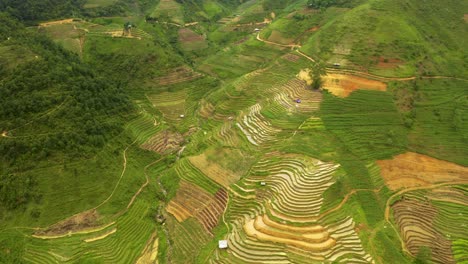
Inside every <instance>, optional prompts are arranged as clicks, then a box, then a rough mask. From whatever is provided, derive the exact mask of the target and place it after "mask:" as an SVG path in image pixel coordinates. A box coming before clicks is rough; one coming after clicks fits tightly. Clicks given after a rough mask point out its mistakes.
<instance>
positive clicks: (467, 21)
mask: <svg viewBox="0 0 468 264" xmlns="http://www.w3.org/2000/svg"><path fill="white" fill-rule="evenodd" d="M463 20H465V22H466V23H468V14H464V15H463Z"/></svg>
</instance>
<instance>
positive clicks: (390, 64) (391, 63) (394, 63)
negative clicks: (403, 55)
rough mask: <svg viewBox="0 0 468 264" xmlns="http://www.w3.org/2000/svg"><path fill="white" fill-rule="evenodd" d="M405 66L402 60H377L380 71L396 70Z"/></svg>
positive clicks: (381, 58)
mask: <svg viewBox="0 0 468 264" xmlns="http://www.w3.org/2000/svg"><path fill="white" fill-rule="evenodd" d="M402 64H403V61H402V60H400V59H386V58H384V57H379V58H377V68H380V69H394V68H396V67H398V66H400V65H402Z"/></svg>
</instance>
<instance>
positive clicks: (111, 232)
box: [84, 228, 117, 243]
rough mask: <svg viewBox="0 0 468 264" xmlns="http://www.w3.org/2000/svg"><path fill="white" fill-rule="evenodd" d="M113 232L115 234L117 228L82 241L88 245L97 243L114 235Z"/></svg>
mask: <svg viewBox="0 0 468 264" xmlns="http://www.w3.org/2000/svg"><path fill="white" fill-rule="evenodd" d="M115 232H117V228H113V229H111V230H109V231H108V232H106V233H104V234H102V235H99V236H96V237H92V238H87V239H85V240H84V242H86V243H89V242H94V241H98V240H101V239H104V238H106V237H108V236H110V235H112V234H114V233H115Z"/></svg>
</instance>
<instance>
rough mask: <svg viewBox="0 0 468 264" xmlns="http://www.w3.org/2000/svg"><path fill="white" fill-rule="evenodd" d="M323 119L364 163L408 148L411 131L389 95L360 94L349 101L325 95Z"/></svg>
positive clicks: (365, 92)
mask: <svg viewBox="0 0 468 264" xmlns="http://www.w3.org/2000/svg"><path fill="white" fill-rule="evenodd" d="M320 117H321V118H322V121H323V123H324V124H325V127H326V128H327V129H328V130H330V131H331V132H333V133H334V134H335V135H336V136H337V137H338V138H340V140H341V141H342V142H343V144H344V145H345V146H346V147H347V148H348V149H349V150H350V151H352V152H353V154H355V155H356V156H359V157H360V158H361V159H374V160H378V159H382V158H389V157H392V156H393V155H395V154H400V153H401V152H402V151H404V149H405V148H406V146H407V134H406V133H407V130H406V129H405V127H404V125H403V120H402V118H401V116H400V114H399V113H398V110H397V109H396V106H395V104H394V103H393V98H392V96H391V95H390V94H389V93H385V92H379V91H367V90H359V91H356V92H354V93H352V94H351V95H350V96H348V97H346V98H339V97H336V96H333V95H330V94H325V95H324V100H323V101H322V104H321V105H320Z"/></svg>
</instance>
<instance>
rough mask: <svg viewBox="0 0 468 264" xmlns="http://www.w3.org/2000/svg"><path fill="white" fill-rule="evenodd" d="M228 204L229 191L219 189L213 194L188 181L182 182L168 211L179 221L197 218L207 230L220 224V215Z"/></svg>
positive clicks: (209, 230) (168, 206)
mask: <svg viewBox="0 0 468 264" xmlns="http://www.w3.org/2000/svg"><path fill="white" fill-rule="evenodd" d="M226 206H227V192H226V190H225V189H223V188H221V189H219V190H218V191H217V192H216V193H215V195H212V194H210V193H208V192H206V191H205V190H203V189H202V188H200V187H198V186H196V185H193V184H191V183H189V182H187V181H184V180H182V181H181V182H180V187H179V190H178V191H177V194H176V196H175V197H174V199H172V200H171V201H170V202H169V204H168V205H167V208H166V210H167V212H169V213H170V214H172V215H173V216H174V217H175V218H176V219H177V221H179V222H183V221H185V220H186V219H188V218H190V217H194V218H196V219H197V220H198V221H199V222H200V224H201V225H202V226H203V227H204V228H205V230H206V231H207V232H211V230H212V229H213V228H214V227H215V226H217V225H218V221H219V217H220V216H221V214H222V213H223V212H224V209H225V208H226Z"/></svg>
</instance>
